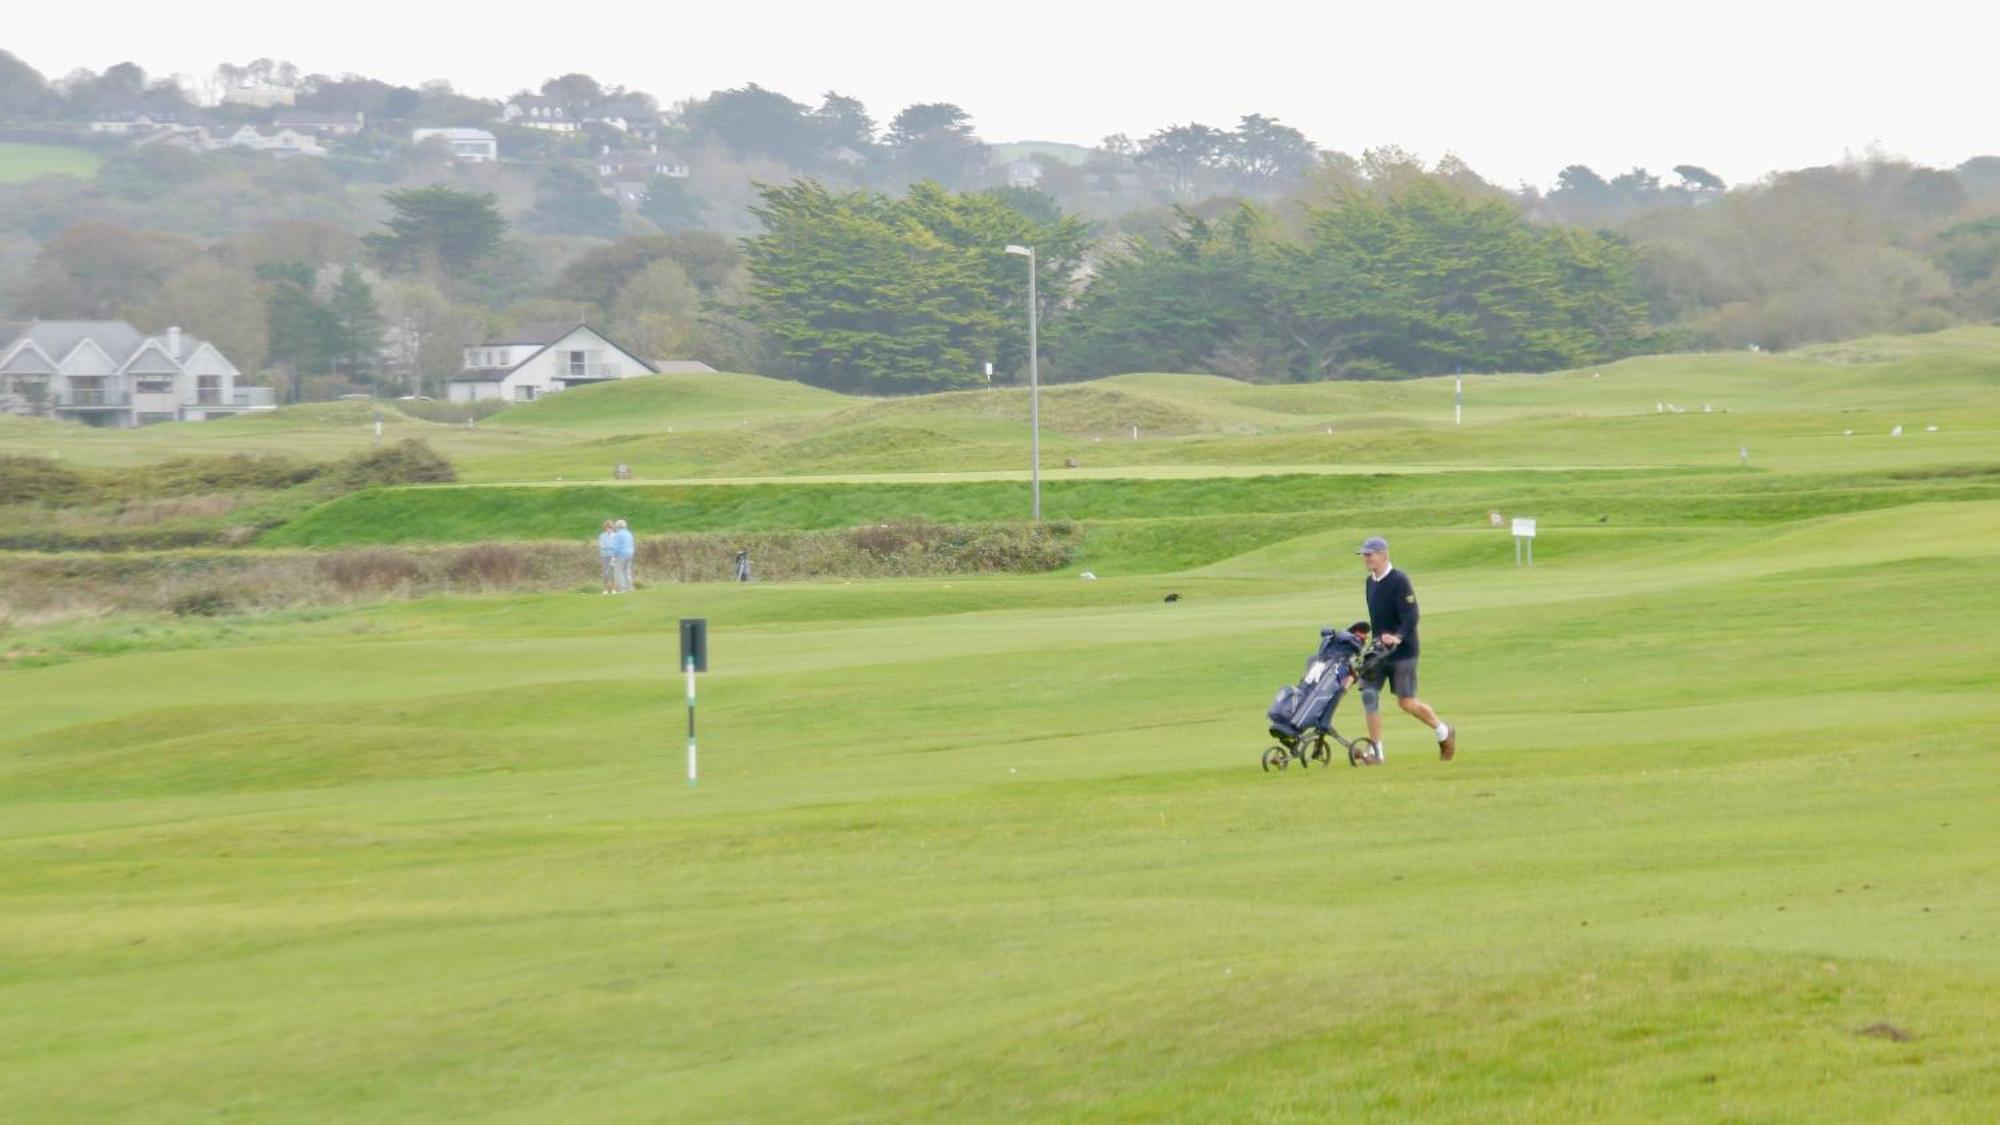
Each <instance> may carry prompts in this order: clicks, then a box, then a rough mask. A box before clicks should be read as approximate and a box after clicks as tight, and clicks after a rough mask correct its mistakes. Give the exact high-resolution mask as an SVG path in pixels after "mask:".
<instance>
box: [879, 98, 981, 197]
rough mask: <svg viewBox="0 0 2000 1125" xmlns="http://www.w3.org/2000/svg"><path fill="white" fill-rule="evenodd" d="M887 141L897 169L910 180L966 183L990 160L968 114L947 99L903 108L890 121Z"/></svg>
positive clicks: (945, 183)
mask: <svg viewBox="0 0 2000 1125" xmlns="http://www.w3.org/2000/svg"><path fill="white" fill-rule="evenodd" d="M887 143H888V147H889V151H890V152H891V153H892V154H893V155H894V157H895V161H896V167H897V170H898V171H899V172H900V173H901V174H902V176H903V177H904V178H905V179H906V180H909V181H917V180H935V181H936V182H938V183H940V184H944V185H946V186H948V187H965V186H968V185H970V184H972V183H973V182H975V181H976V180H978V179H979V178H980V177H981V176H982V175H983V174H984V173H985V171H986V168H987V165H988V164H990V163H991V157H990V155H989V154H988V150H987V148H986V145H985V143H984V142H983V141H981V140H980V139H979V138H978V136H977V135H975V134H974V133H973V131H972V117H971V115H969V114H967V113H966V112H965V111H964V110H962V109H960V108H958V107H957V106H955V105H952V104H951V103H950V102H926V103H922V104H919V105H913V106H910V107H909V108H907V109H905V110H903V112H901V113H899V114H897V115H896V117H895V119H894V120H893V121H891V122H889V133H888V137H887Z"/></svg>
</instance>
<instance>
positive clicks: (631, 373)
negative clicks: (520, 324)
mask: <svg viewBox="0 0 2000 1125" xmlns="http://www.w3.org/2000/svg"><path fill="white" fill-rule="evenodd" d="M654 374H658V369H657V368H655V367H654V366H653V365H652V364H650V363H648V362H646V361H645V360H643V359H640V358H639V357H638V356H636V355H633V354H632V353H631V352H629V351H627V350H625V349H624V348H623V347H620V346H619V345H618V344H616V343H613V342H612V341H611V340H609V339H608V338H606V337H605V336H604V335H603V334H602V333H600V332H598V331H597V330H596V329H594V328H591V327H590V326H588V325H585V324H545V325H530V326H528V327H527V328H524V329H522V330H521V331H518V332H512V333H508V334H507V335H505V336H502V337H500V338H498V339H494V340H488V341H486V342H485V343H481V344H475V345H473V346H472V347H469V348H467V349H465V364H464V369H463V370H461V371H460V372H459V373H458V374H457V375H454V376H452V380H451V391H450V398H451V401H453V402H487V401H501V402H533V401H534V400H536V399H538V398H540V397H541V396H543V395H547V394H556V393H558V392H560V391H565V390H568V389H569V388H571V387H580V386H586V385H588V384H591V383H607V382H611V381H612V380H616V379H631V378H634V377H636V376H640V375H654Z"/></svg>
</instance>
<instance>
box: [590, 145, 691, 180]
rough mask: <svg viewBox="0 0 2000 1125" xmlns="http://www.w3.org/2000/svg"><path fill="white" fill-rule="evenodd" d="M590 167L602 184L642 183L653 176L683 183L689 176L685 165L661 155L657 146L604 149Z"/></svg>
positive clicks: (673, 157) (668, 155)
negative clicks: (616, 181)
mask: <svg viewBox="0 0 2000 1125" xmlns="http://www.w3.org/2000/svg"><path fill="white" fill-rule="evenodd" d="M593 163H594V164H595V165H596V167H597V175H598V178H599V179H602V180H613V181H615V180H639V181H645V180H650V179H652V178H653V177H654V176H665V177H667V178H669V179H674V180H685V179H687V178H688V174H689V170H688V166H687V161H685V160H682V159H681V158H680V157H678V156H675V155H674V154H673V153H671V152H661V151H660V146H659V145H647V146H646V147H644V148H627V149H614V148H612V147H611V146H609V145H605V146H603V148H602V149H601V150H600V151H599V152H598V154H597V157H596V159H595V160H594V161H593Z"/></svg>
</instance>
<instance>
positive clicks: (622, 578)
mask: <svg viewBox="0 0 2000 1125" xmlns="http://www.w3.org/2000/svg"><path fill="white" fill-rule="evenodd" d="M612 536H613V540H612V545H613V547H615V548H616V550H617V552H618V592H619V593H621V594H629V593H631V592H632V556H633V555H635V554H637V553H638V544H637V543H636V542H635V541H634V540H633V539H632V531H631V529H630V528H628V527H626V526H625V521H624V520H619V521H618V525H617V527H616V528H614V529H613V531H612Z"/></svg>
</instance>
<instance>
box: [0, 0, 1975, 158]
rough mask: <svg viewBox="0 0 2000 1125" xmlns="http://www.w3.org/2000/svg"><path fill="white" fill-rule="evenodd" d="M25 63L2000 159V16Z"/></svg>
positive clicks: (896, 7)
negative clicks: (256, 69) (257, 63)
mask: <svg viewBox="0 0 2000 1125" xmlns="http://www.w3.org/2000/svg"><path fill="white" fill-rule="evenodd" d="M10 8H11V10H10V12H9V15H8V18H7V20H6V21H5V25H4V29H0V47H3V48H4V49H6V50H9V51H12V52H13V53H14V54H16V55H17V56H19V57H20V58H22V59H23V60H24V61H26V62H27V63H29V64H30V65H31V66H34V67H35V68H36V69H38V70H40V71H42V72H43V73H44V74H45V75H48V76H49V77H50V78H56V77H60V76H61V75H63V74H65V73H67V72H69V71H70V70H73V69H75V68H77V67H89V68H91V69H93V70H102V69H103V68H105V67H107V66H110V65H112V64H114V63H118V62H123V61H128V60H129V61H132V62H136V63H138V64H139V65H140V66H142V67H144V68H145V69H146V71H147V73H149V74H154V75H165V74H174V73H181V74H189V75H205V74H207V73H208V72H210V71H212V70H213V68H214V66H215V64H216V63H218V62H223V61H231V62H237V63H243V62H248V61H250V60H251V59H254V58H257V57H259V56H269V57H273V58H279V59H288V60H290V61H292V62H294V63H296V64H298V66H299V67H300V69H301V71H302V72H305V73H313V72H326V73H341V72H354V73H359V74H366V75H369V76H372V77H376V78H381V79H385V80H387V81H391V82H396V83H401V84H406V85H414V84H417V83H420V82H423V81H426V80H429V79H437V78H443V79H447V80H449V81H450V82H451V83H452V84H453V85H454V86H456V87H458V88H459V89H460V90H462V91H464V92H467V93H472V94H477V95H482V96H504V95H506V94H509V93H512V92H514V91H515V90H518V89H522V88H526V87H532V86H536V85H539V84H540V82H541V81H542V80H543V79H544V78H547V77H550V76H553V75H556V74H561V73H566V72H569V71H582V72H584V73H587V74H590V75H592V76H593V77H595V78H597V79H598V80H599V81H601V82H605V83H607V84H613V83H615V84H620V85H624V86H628V87H631V88H634V89H639V90H644V91H646V92H648V93H650V94H653V95H654V96H656V97H658V98H659V99H660V101H661V102H662V104H667V105H670V104H672V103H673V102H675V101H678V100H680V99H683V98H688V97H697V96H701V95H705V94H707V93H708V92H710V91H712V90H716V89H721V88H725V87H730V86H740V85H743V84H744V83H746V82H757V83H760V84H762V85H764V86H766V87H768V88H770V89H774V90H778V91H780V92H782V93H785V94H788V95H790V96H792V97H794V98H797V99H798V100H800V101H803V102H807V103H809V104H816V103H817V102H818V100H819V96H820V95H821V94H822V93H823V92H825V91H827V90H838V91H840V92H842V93H845V94H850V95H853V96H855V97H858V98H860V99H861V100H862V101H863V102H865V103H866V104H867V105H868V108H869V110H870V111H871V112H872V113H873V114H874V116H875V117H876V119H877V120H878V121H882V122H886V121H887V120H888V119H889V118H890V117H892V116H894V115H895V113H896V111H897V110H899V109H901V108H902V107H903V106H906V105H909V104H911V103H914V102H926V101H950V102H955V103H957V104H958V105H959V106H961V107H963V108H964V109H965V110H966V111H967V112H969V113H971V114H972V116H973V119H974V121H975V123H976V125H977V127H978V129H979V132H980V135H981V136H982V137H984V138H985V139H986V140H988V141H996V142H997V141H1016V140H1055V141H1070V142H1075V143H1079V144H1091V143H1095V142H1096V141H1097V140H1098V139H1099V138H1101V137H1103V136H1105V135H1107V134H1110V133H1126V134H1129V135H1131V136H1132V137H1134V138H1135V139H1136V138H1139V137H1142V136H1144V135H1145V134H1147V133H1150V132H1152V131H1154V130H1155V129H1158V128H1161V127H1163V126H1165V125H1169V124H1178V123H1185V122H1189V121H1200V122H1203V123H1205V124H1209V125H1215V126H1222V127H1227V126H1233V125H1234V124H1235V121H1236V119H1237V118H1238V117H1239V116H1241V115H1243V114H1246V113H1264V114H1268V115H1271V116H1274V117H1277V118H1278V119H1279V120H1281V121H1284V122H1286V123H1288V124H1290V125H1293V126H1295V127H1297V128H1298V129H1300V130H1302V131H1303V132H1304V133H1305V134H1306V135H1307V136H1308V137H1310V138H1311V139H1312V140H1313V141H1314V142H1315V143H1317V144H1319V145H1320V146H1321V147H1324V148H1335V149H1341V150H1344V151H1348V152H1352V153H1356V154H1358V153H1359V152H1360V151H1361V150H1363V149H1366V148H1370V147H1374V146H1378V145H1385V144H1395V145H1401V146H1403V147H1404V148H1407V149H1410V150H1412V151H1414V152H1416V153H1417V154H1419V155H1420V156H1423V157H1425V158H1427V159H1435V158H1437V157H1439V156H1442V155H1444V154H1446V153H1448V152H1450V153H1457V154H1458V155H1459V156H1460V157H1462V158H1463V159H1464V160H1466V161H1467V162H1468V163H1470V164H1471V165H1472V166H1473V167H1474V168H1476V169H1477V170H1478V171H1479V172H1480V173H1482V174H1483V175H1485V176H1486V177H1487V178H1488V179H1490V180H1494V181H1496V182H1499V183H1502V184H1507V185H1510V186H1511V185H1514V184H1517V183H1520V182H1524V181H1525V182H1530V183H1536V184H1541V185H1547V184H1548V183H1549V182H1550V181H1551V180H1553V178H1554V176H1555V174H1556V172H1557V171H1558V170H1560V169H1561V168H1562V167H1563V166H1565V165H1567V164H1572V163H1578V162H1581V163H1585V164H1589V165H1591V166H1592V167H1594V168H1596V169H1597V170H1598V171H1599V172H1600V173H1603V174H1605V175H1607V176H1609V175H1611V174H1614V173H1616V172H1619V171H1623V170H1625V169H1628V168H1630V167H1632V166H1634V165H1644V166H1646V167H1648V168H1650V169H1652V170H1653V171H1654V172H1665V171H1666V170H1668V169H1670V168H1671V167H1672V166H1673V165H1675V164H1681V163H1693V164H1699V165H1702V166H1704V167H1707V168H1709V169H1710V170H1712V171H1714V172H1716V173H1717V174H1719V175H1721V176H1722V177H1724V178H1725V179H1727V180H1729V181H1730V182H1732V183H1736V182H1741V181H1744V180H1749V179H1755V178H1757V177H1758V176H1761V175H1763V174H1765V173H1767V172H1771V171H1774V170H1782V169H1787V168H1798V167H1805V166H1809V165H1815V164H1826V163H1832V162H1836V161H1839V160H1841V159H1843V158H1844V157H1846V156H1849V155H1857V156H1858V155H1862V154H1864V153H1866V152H1867V151H1869V150H1870V149H1871V148H1874V149H1879V150H1880V151H1883V152H1886V153H1889V154H1892V155H1899V156H1905V157H1908V158H1910V159H1912V160H1916V161H1918V162H1920V163H1924V164H1931V165H1942V166H1949V165H1953V164H1957V163H1959V162H1960V161H1962V160H1964V159H1966V158H1967V157H1969V156H1974V155H1979V154H1984V153H2000V110H1996V103H2000V96H1996V94H2000V77H1996V72H1995V68H1994V67H1993V66H1992V64H1991V62H1990V59H1989V56H1990V53H1991V50H1992V47H1993V43H1994V39H1993V35H1992V33H1993V32H1994V31H1995V30H2000V27H1996V25H2000V19H1996V16H1995V15H1994V14H1992V13H1993V12H1994V11H1995V10H1996V9H1994V8H1989V7H1988V6H1987V5H1986V4H1985V3H1978V2H1968V3H1957V4H1945V3H1940V2H1936V0H1903V2H1899V3H1894V4H1870V5H1865V6H1863V5H1843V4H1841V3H1839V2H1838V0H1835V2H1832V3H1828V2H1824V0H1822V2H1821V3H1817V4H1811V5H1806V4H1765V3H1758V2H1757V0H1735V2H1733V3H1720V2H1715V0H1685V2H1681V3H1673V2H1665V0H1662V2H1656V3H1654V4H1651V5H1646V6H1643V7H1642V6H1640V5H1628V4H1616V3H1608V2H1606V0H1595V2H1590V3H1571V2H1532V0H1524V2H1519V3H1512V4H1508V3H1492V2H1488V3H1457V2H1451V0H1431V2H1429V3H1421V4H1407V5H1396V4H1385V3H1380V2H1379V0H1378V2H1376V3H1370V4H1367V5H1340V4H1326V3H1319V4H1308V5H1297V6H1294V5H1280V4H1266V5H1255V6H1252V5H1232V4H1218V3H1208V4H1182V3H1170V2H1161V3H1146V4H1088V3H1083V2H1080V0H1067V2H1051V0H1012V2H996V3H949V2H938V0H931V2H923V3H919V2H905V0H851V2H849V3H841V4H836V3H827V2H824V0H821V2H817V3H794V2H791V0H759V2H754V3H702V4H685V3H672V2H669V3H664V4H663V3H658V2H655V3H650V4H627V3H597V4H590V5H565V4H552V3H516V2H512V0H489V2H487V3H483V4H478V5H468V6H458V5H451V6H442V5H440V6H432V5H426V4H418V3H410V2H408V0H404V2H401V3H385V2H381V0H349V2H347V3H342V4H312V5H305V6H303V7H294V6H290V5H282V4H274V3H270V2H269V0H263V2H256V3H250V2H243V0H213V2H203V0H194V2H192V3H182V4H159V3H146V4H137V3H127V2H124V0H118V2H111V3H75V4H51V3H37V4H33V5H32V6H28V5H23V4H16V5H11V6H10Z"/></svg>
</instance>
